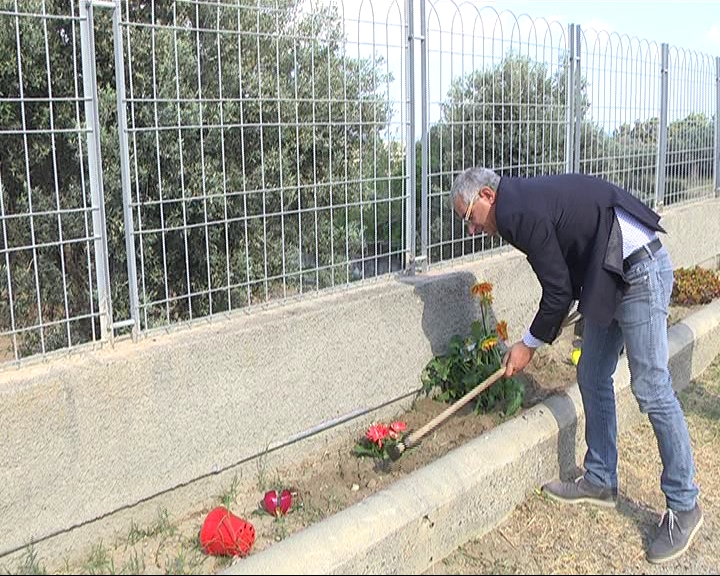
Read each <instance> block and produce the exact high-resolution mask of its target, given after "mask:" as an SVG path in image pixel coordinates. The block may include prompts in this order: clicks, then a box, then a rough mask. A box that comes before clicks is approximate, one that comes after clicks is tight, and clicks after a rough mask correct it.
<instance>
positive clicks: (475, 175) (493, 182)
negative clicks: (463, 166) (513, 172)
mask: <svg viewBox="0 0 720 576" xmlns="http://www.w3.org/2000/svg"><path fill="white" fill-rule="evenodd" d="M499 184H500V176H498V175H497V174H496V173H495V172H493V171H492V170H490V169H489V168H480V167H478V166H475V167H473V168H468V169H467V170H465V171H464V172H462V173H461V174H460V175H459V176H458V177H457V178H455V181H454V182H453V185H452V189H451V190H450V200H451V201H452V202H454V201H455V198H457V197H458V196H460V197H461V198H462V199H463V203H464V204H469V203H470V201H471V200H472V199H473V196H474V195H475V193H476V192H478V191H480V190H481V189H482V188H484V187H485V186H487V187H489V188H492V189H493V190H495V191H496V192H497V189H498V185H499Z"/></svg>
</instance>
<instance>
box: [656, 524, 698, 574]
mask: <svg viewBox="0 0 720 576" xmlns="http://www.w3.org/2000/svg"><path fill="white" fill-rule="evenodd" d="M703 522H705V518H704V517H703V516H701V517H700V521H699V522H698V523H697V524H695V528H693V529H692V532H690V536H688V541H687V543H686V544H685V546H683V547H682V548H681V549H680V550H678V551H677V552H675V554H673V555H672V556H664V557H662V558H650V557H648V558H647V561H648V562H650V564H664V563H665V562H672V561H673V560H675V559H677V558H679V557H680V556H682V555H683V554H685V552H687V549H688V548H690V544H692V541H693V538H695V534H697V531H698V530H700V526H702V525H703Z"/></svg>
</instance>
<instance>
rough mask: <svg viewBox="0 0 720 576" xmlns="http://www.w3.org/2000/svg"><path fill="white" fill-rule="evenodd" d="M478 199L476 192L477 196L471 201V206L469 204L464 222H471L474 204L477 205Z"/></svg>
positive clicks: (476, 194)
mask: <svg viewBox="0 0 720 576" xmlns="http://www.w3.org/2000/svg"><path fill="white" fill-rule="evenodd" d="M477 197H478V193H477V192H475V195H474V196H473V197H472V200H470V204H468V207H467V210H465V216H464V217H463V222H470V213H471V212H472V209H473V204H475V198H477Z"/></svg>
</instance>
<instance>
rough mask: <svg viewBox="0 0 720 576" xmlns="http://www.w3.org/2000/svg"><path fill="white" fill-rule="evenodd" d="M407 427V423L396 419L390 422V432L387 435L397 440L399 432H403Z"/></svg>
mask: <svg viewBox="0 0 720 576" xmlns="http://www.w3.org/2000/svg"><path fill="white" fill-rule="evenodd" d="M406 428H407V425H406V424H405V422H400V421H399V420H396V421H395V422H393V423H392V424H390V432H389V436H390V438H392V439H393V440H397V439H398V438H399V437H400V432H404V431H405V429H406Z"/></svg>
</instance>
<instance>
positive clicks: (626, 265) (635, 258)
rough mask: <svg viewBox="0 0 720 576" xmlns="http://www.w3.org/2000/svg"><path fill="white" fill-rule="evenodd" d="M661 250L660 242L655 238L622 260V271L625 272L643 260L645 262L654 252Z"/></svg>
mask: <svg viewBox="0 0 720 576" xmlns="http://www.w3.org/2000/svg"><path fill="white" fill-rule="evenodd" d="M660 248H662V242H660V239H659V238H655V240H653V241H652V242H648V243H647V244H645V245H644V246H642V247H640V248H638V249H637V250H635V252H633V253H632V254H630V256H628V257H627V258H625V260H623V271H624V272H627V271H628V270H630V268H632V267H633V266H635V264H637V263H638V262H642V261H643V260H646V259H647V258H650V257H651V256H652V255H653V254H655V252H657V251H658V250H660Z"/></svg>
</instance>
